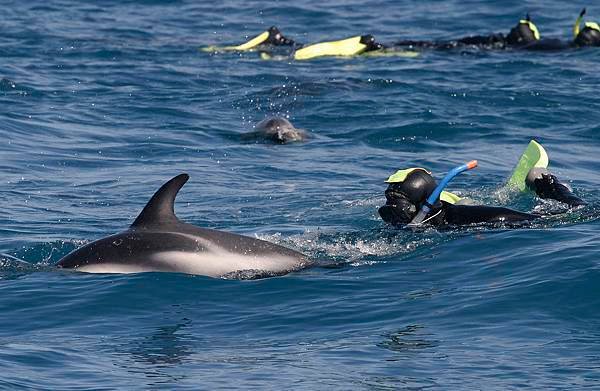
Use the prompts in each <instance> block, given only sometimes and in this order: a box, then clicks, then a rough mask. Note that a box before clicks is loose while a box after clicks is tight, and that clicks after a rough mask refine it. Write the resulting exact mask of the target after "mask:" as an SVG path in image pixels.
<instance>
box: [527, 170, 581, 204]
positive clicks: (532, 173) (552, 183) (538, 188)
mask: <svg viewBox="0 0 600 391" xmlns="http://www.w3.org/2000/svg"><path fill="white" fill-rule="evenodd" d="M525 183H526V184H527V187H529V189H531V190H532V191H534V192H535V193H536V194H537V195H538V197H540V198H546V199H553V200H557V201H560V202H563V203H565V204H567V205H569V206H570V207H577V206H582V205H587V203H586V202H585V201H584V200H582V199H581V198H579V197H577V196H576V195H575V194H573V190H572V189H571V187H570V186H569V185H567V184H564V183H562V182H560V181H559V180H558V178H557V177H556V176H555V175H553V174H552V173H551V172H550V171H548V169H546V168H538V167H534V168H532V169H531V170H529V173H528V174H527V178H526V179H525Z"/></svg>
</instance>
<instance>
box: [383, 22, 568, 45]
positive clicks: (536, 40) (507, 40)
mask: <svg viewBox="0 0 600 391" xmlns="http://www.w3.org/2000/svg"><path fill="white" fill-rule="evenodd" d="M540 45H542V46H544V47H550V46H556V45H558V46H560V47H562V46H563V44H562V43H560V41H557V40H549V41H547V40H540V32H539V30H538V28H537V26H536V25H535V24H534V23H533V22H532V21H531V18H530V16H529V14H527V16H526V17H525V19H521V20H520V21H519V23H517V25H516V26H515V27H513V28H512V29H511V30H510V32H509V33H508V34H507V35H504V34H502V33H495V34H490V35H473V36H468V37H464V38H460V39H456V40H451V41H411V40H404V41H399V42H396V43H395V44H394V46H396V47H398V46H399V47H409V48H425V49H442V50H443V49H455V48H461V47H478V48H482V49H506V48H519V49H535V48H536V47H539V46H540Z"/></svg>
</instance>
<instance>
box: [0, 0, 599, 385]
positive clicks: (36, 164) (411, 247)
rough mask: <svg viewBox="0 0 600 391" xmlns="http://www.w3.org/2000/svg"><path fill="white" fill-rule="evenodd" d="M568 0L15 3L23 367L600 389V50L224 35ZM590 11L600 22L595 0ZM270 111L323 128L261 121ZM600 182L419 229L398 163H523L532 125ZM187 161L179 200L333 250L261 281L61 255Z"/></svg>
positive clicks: (206, 379)
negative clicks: (508, 211)
mask: <svg viewBox="0 0 600 391" xmlns="http://www.w3.org/2000/svg"><path fill="white" fill-rule="evenodd" d="M579 7H580V5H577V4H569V5H565V3H564V2H562V1H558V0H550V1H541V0H537V1H531V2H527V3H523V2H520V1H519V2H518V1H503V2H493V3H492V2H487V1H483V0H465V1H456V0H453V1H436V0H425V1H420V2H418V3H417V2H412V1H392V0H377V1H373V2H367V3H365V2H364V1H357V0H353V1H344V0H333V1H329V2H318V1H315V0H300V1H297V2H279V1H262V0H261V1H241V0H234V1H230V0H226V1H223V2H217V3H213V2H198V1H191V0H186V1H183V0H182V1H158V0H155V1H152V0H146V1H144V0H130V1H116V0H114V1H109V0H104V1H97V2H77V1H73V0H56V1H37V0H36V1H26V2H22V1H16V0H6V1H4V2H3V4H2V13H1V14H0V26H1V29H0V172H1V173H2V176H1V178H0V180H1V183H2V186H1V188H0V202H1V205H2V208H1V209H0V388H1V389H6V390H18V389H52V390H87V389H95V390H103V389H194V390H195V389H210V390H213V389H232V388H252V389H286V388H287V389H305V390H314V389H331V390H347V389H375V390H388V389H398V388H410V389H466V390H471V389H486V390H491V389H498V390H505V389H521V388H533V389H580V388H590V389H598V388H600V312H599V308H600V257H599V254H600V243H599V241H598V237H599V235H598V232H599V227H600V222H599V220H598V216H600V208H599V205H600V195H599V194H598V191H597V189H598V188H599V186H600V178H599V176H598V172H599V171H600V161H599V159H598V156H599V155H598V151H599V147H600V134H599V132H600V126H599V124H600V100H599V99H598V86H599V85H600V74H599V73H598V63H599V62H600V49H593V48H591V49H584V50H567V51H562V52H545V53H544V52H524V51H517V50H514V51H478V50H465V51H462V50H455V51H450V52H442V51H425V52H423V53H422V54H421V55H420V56H418V57H415V58H404V57H375V58H374V57H354V58H323V59H316V60H313V61H305V62H299V61H290V60H271V61H267V60H261V58H260V56H259V55H258V53H256V52H251V53H243V54H239V53H217V54H215V53H206V52H203V51H201V50H199V48H201V47H205V46H208V45H213V44H217V45H231V44H238V43H242V42H244V41H245V40H246V39H247V38H249V37H252V36H254V35H256V34H258V33H260V32H261V31H264V30H265V29H266V28H268V27H269V26H271V25H276V26H278V27H279V28H280V29H281V30H282V32H283V33H284V34H285V35H286V36H289V37H291V38H294V39H296V40H298V41H301V42H318V41H323V40H331V39H341V38H345V37H349V36H353V35H358V34H367V33H370V34H373V35H375V37H376V38H377V40H378V41H380V42H383V43H386V42H394V41H396V40H399V39H449V38H458V37H461V36H465V35H469V34H487V33H491V32H504V33H507V32H508V30H509V29H510V28H511V27H512V26H513V25H515V24H516V23H517V21H518V20H519V19H521V18H523V16H524V15H525V13H526V12H529V13H530V14H531V16H532V18H533V19H534V21H535V22H536V24H537V26H538V27H539V29H540V31H541V34H542V37H557V38H561V39H564V40H568V39H571V36H570V29H571V26H572V23H573V21H574V19H575V17H576V16H577V15H578V13H579V10H580V8H579ZM588 14H589V20H594V19H595V20H599V19H600V7H590V8H589V10H588ZM268 115H282V116H286V117H288V118H289V119H290V120H291V121H292V122H293V123H294V124H295V125H296V126H297V127H300V128H303V129H306V130H307V131H308V132H309V133H310V135H311V138H310V139H309V140H308V141H307V142H305V143H296V144H290V145H271V144H266V143H248V142H242V141H241V140H240V135H241V134H242V133H245V132H248V131H251V130H252V127H253V125H254V124H255V123H256V122H257V121H260V120H262V119H263V118H265V117H266V116H268ZM532 138H535V139H536V140H538V141H539V142H541V143H542V144H543V145H544V146H545V148H546V150H547V151H548V153H549V155H550V167H551V169H552V170H553V172H555V173H556V174H557V175H558V176H559V177H560V178H561V179H562V180H564V181H566V182H568V183H570V184H571V185H572V187H573V188H574V189H575V192H576V194H578V195H579V196H580V197H582V198H584V199H585V200H587V201H588V202H589V205H588V206H587V207H585V208H584V209H582V210H578V211H570V212H567V213H563V214H561V215H558V216H555V217H552V218H547V219H544V220H543V221H542V222H541V223H536V224H535V225H531V226H523V227H520V228H515V229H509V228H482V227H480V228H469V229H463V230H450V231H448V230H445V231H439V232H438V231H435V230H425V231H417V232H413V231H408V230H396V229H393V228H391V227H388V226H386V225H385V224H384V223H383V222H382V221H381V219H380V218H379V216H378V214H377V208H378V207H379V206H381V205H383V204H384V203H385V198H384V196H383V191H384V190H385V188H386V184H385V183H384V182H383V181H384V179H386V178H387V177H388V176H389V175H390V174H391V173H393V172H394V171H395V170H397V169H400V168H406V167H414V166H422V167H427V168H428V169H430V170H432V171H433V172H434V173H435V175H436V177H437V178H441V176H442V175H443V174H444V173H445V172H447V171H448V170H449V169H451V168H452V167H454V166H456V165H458V164H461V163H463V162H465V161H468V160H471V159H478V160H479V167H478V168H477V169H476V170H473V171H470V172H469V173H466V174H463V175H461V176H460V177H457V178H456V179H455V180H454V181H453V182H452V184H451V189H452V190H454V191H456V192H458V193H459V194H461V195H464V196H469V197H470V198H472V199H474V200H476V201H478V202H482V203H486V204H492V205H502V206H507V207H512V208H516V209H519V210H524V211H531V210H541V211H544V210H546V209H548V208H550V209H551V208H555V207H557V205H555V204H552V203H548V202H543V201H541V200H538V199H535V198H534V197H533V196H531V195H514V194H508V193H506V192H504V191H502V186H503V184H504V183H505V182H506V179H507V178H508V176H509V175H510V172H511V170H512V169H513V167H514V166H515V164H516V162H517V159H518V158H519V156H520V154H521V153H522V151H523V150H524V149H525V147H526V145H527V143H528V142H529V140H530V139H532ZM181 172H187V173H189V174H190V176H191V179H190V181H189V182H188V183H187V185H186V186H185V187H184V188H183V189H182V191H181V193H180V195H179V197H178V200H177V203H176V211H177V213H178V216H180V217H181V218H182V219H184V220H186V221H188V222H190V223H193V224H195V225H198V226H202V227H209V228H215V229H220V230H226V231H230V232H235V233H239V234H245V235H249V236H253V237H258V238H261V239H266V240H269V241H272V242H274V243H277V244H280V245H284V246H287V247H290V248H293V249H295V250H298V251H301V252H303V253H305V254H307V255H308V256H309V257H311V258H313V259H315V260H317V264H318V265H317V266H316V267H313V268H310V269H306V270H303V271H300V272H296V273H292V274H289V275H286V276H283V277H275V278H267V279H261V280H252V281H238V280H225V279H215V278H209V277H202V276H191V275H186V274H176V273H173V274H172V273H141V274H128V275H118V274H116V275H109V274H85V273H75V272H66V271H59V270H58V269H56V268H55V267H54V264H55V263H56V262H57V261H58V260H59V259H60V258H61V257H62V256H64V255H65V254H67V253H68V252H70V251H72V250H73V249H75V248H77V247H78V246H80V245H82V244H84V243H88V242H90V241H92V240H95V239H98V238H101V237H103V236H106V235H108V234H112V233H115V232H119V231H121V230H124V229H125V228H126V227H128V226H129V224H131V222H132V221H133V219H134V218H135V217H136V216H137V214H138V213H139V211H140V210H141V209H142V208H143V206H144V205H145V203H146V202H147V201H148V200H149V198H150V197H151V196H152V194H153V193H154V192H155V191H156V189H158V187H159V186H160V185H162V184H163V183H164V182H165V181H166V180H168V179H169V178H171V177H172V176H175V175H177V174H179V173H181Z"/></svg>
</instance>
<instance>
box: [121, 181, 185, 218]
mask: <svg viewBox="0 0 600 391" xmlns="http://www.w3.org/2000/svg"><path fill="white" fill-rule="evenodd" d="M188 179H190V176H189V175H188V174H180V175H177V176H176V177H175V178H173V179H171V180H170V181H168V182H167V183H165V184H164V185H162V186H161V188H160V189H158V191H157V192H156V193H154V195H153V196H152V198H150V201H148V203H147V204H146V206H145V207H144V209H143V210H142V213H140V215H139V216H138V217H137V219H135V221H134V222H133V224H131V227H132V228H140V227H144V226H151V225H157V224H165V223H174V222H177V221H179V220H178V219H177V216H175V210H174V208H173V205H174V203H175V197H176V196H177V193H178V192H179V189H181V187H182V186H183V185H185V183H186V182H187V181H188Z"/></svg>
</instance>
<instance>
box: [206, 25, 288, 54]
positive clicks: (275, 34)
mask: <svg viewBox="0 0 600 391" xmlns="http://www.w3.org/2000/svg"><path fill="white" fill-rule="evenodd" d="M266 43H268V44H272V45H293V44H294V41H292V40H291V39H287V38H286V37H284V36H283V35H282V34H281V31H279V29H278V28H277V27H275V26H272V27H270V28H269V29H268V30H267V31H263V32H262V33H260V34H258V35H257V36H256V37H254V38H252V39H250V40H249V41H248V42H245V43H243V44H241V45H236V46H207V47H205V48H201V50H202V51H204V52H218V51H235V52H245V51H248V50H252V49H255V48H256V47H257V46H259V45H263V44H266Z"/></svg>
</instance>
